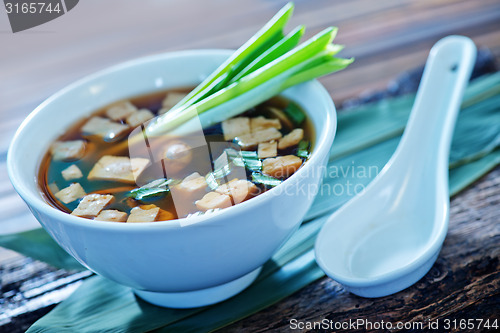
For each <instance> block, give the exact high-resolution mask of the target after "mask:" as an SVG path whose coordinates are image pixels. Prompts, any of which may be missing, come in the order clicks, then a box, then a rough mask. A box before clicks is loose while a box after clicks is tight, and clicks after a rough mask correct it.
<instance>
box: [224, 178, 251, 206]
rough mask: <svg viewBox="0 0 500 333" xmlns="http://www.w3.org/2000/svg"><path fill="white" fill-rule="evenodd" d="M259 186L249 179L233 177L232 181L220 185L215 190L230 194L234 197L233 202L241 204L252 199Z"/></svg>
mask: <svg viewBox="0 0 500 333" xmlns="http://www.w3.org/2000/svg"><path fill="white" fill-rule="evenodd" d="M258 190H259V189H258V188H257V186H255V184H254V183H252V182H249V181H248V180H240V179H236V178H235V179H233V180H231V181H230V182H228V183H226V184H223V185H221V186H219V187H218V188H217V189H216V190H215V191H216V192H218V193H220V194H225V195H229V196H230V197H231V198H232V199H233V203H234V204H235V205H236V204H239V203H240V202H243V201H245V200H248V199H250V198H251V197H252V196H253V195H254V194H256V193H257V192H258Z"/></svg>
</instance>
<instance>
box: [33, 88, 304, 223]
mask: <svg viewBox="0 0 500 333" xmlns="http://www.w3.org/2000/svg"><path fill="white" fill-rule="evenodd" d="M189 91H190V89H171V90H168V91H161V92H155V93H152V94H146V95H142V96H138V97H133V98H129V99H127V100H128V101H130V102H131V103H132V104H134V105H135V106H136V107H137V108H138V109H141V108H147V109H149V110H150V111H152V112H153V113H154V114H155V116H156V115H158V111H159V110H160V108H161V105H162V100H163V99H164V97H165V95H166V94H167V93H170V92H181V93H187V92H189ZM289 103H291V101H290V100H288V99H286V98H283V97H280V96H278V97H274V98H271V99H270V100H268V101H266V102H264V103H262V104H261V105H259V106H257V107H255V108H252V109H250V110H248V111H246V112H245V113H244V114H243V115H246V116H252V117H254V116H259V115H264V116H266V117H269V115H268V113H267V111H266V109H267V107H269V106H271V107H275V108H278V109H283V108H284V107H286V106H287V105H288V104H289ZM112 104H115V103H112ZM112 104H111V105H112ZM109 106H110V105H107V106H105V107H103V108H101V109H99V110H97V111H95V112H93V113H92V114H90V115H89V116H88V117H86V118H84V119H82V120H80V121H78V122H77V123H75V124H74V125H72V126H71V127H69V128H68V130H67V131H66V133H65V134H63V135H61V136H60V137H59V138H58V141H68V140H85V141H86V142H87V149H86V153H85V156H84V157H83V158H81V159H79V160H77V161H70V162H65V161H55V160H52V158H51V154H50V152H47V153H46V154H45V156H44V157H43V159H42V162H41V164H40V169H39V174H38V182H39V186H40V188H41V190H42V194H43V196H44V198H45V199H46V201H47V202H48V203H49V204H51V205H52V206H54V207H56V208H58V209H60V210H62V211H64V212H67V213H71V212H72V211H73V210H74V209H75V208H76V207H77V206H78V203H79V200H76V201H74V202H71V203H69V204H64V203H62V202H60V201H59V200H58V199H56V198H55V196H54V193H52V191H51V189H50V187H49V185H50V184H52V183H55V184H56V185H57V186H58V188H59V189H63V188H65V187H67V186H69V185H70V184H71V183H74V182H78V183H80V185H81V186H82V187H83V188H84V189H85V191H86V193H87V194H92V193H99V194H113V195H114V196H115V200H114V201H113V203H111V204H110V205H109V206H107V207H106V209H116V210H120V211H123V212H127V213H129V212H130V209H131V208H133V207H135V206H138V205H140V204H141V203H139V202H137V201H135V200H133V199H130V198H127V193H128V192H129V191H130V190H131V189H133V188H136V187H137V186H134V185H128V184H125V183H122V182H118V181H103V180H88V179H87V175H88V173H89V172H90V170H91V169H92V167H93V166H94V164H95V163H96V162H97V161H98V160H99V158H100V157H102V156H103V154H102V152H103V151H105V150H107V149H109V148H110V147H112V146H113V145H116V143H117V142H106V141H104V140H103V139H102V138H101V137H98V136H84V135H82V133H81V127H82V126H83V125H84V124H85V123H86V122H87V120H88V119H89V118H90V117H92V116H103V117H106V116H105V115H104V113H105V112H106V110H107V109H108V108H109ZM282 125H283V128H282V129H281V132H282V133H283V135H285V134H287V133H288V132H290V131H291V130H292V129H293V128H290V127H289V126H286V124H282ZM301 128H303V129H304V139H305V140H308V141H310V142H311V148H310V150H312V148H313V146H314V143H313V142H312V138H313V137H314V135H313V134H314V133H313V127H312V125H311V124H310V122H309V120H308V119H307V118H306V121H305V122H304V124H303V125H302V126H301ZM205 136H206V140H207V142H221V141H224V139H223V135H222V129H221V125H220V124H217V125H215V126H212V127H210V128H208V129H206V130H205ZM124 140H127V136H125V137H124V138H123V139H121V140H119V141H118V142H121V141H124ZM193 151H194V154H193V156H195V157H194V160H193V162H192V163H190V167H187V168H185V169H184V170H182V172H181V173H180V174H179V175H176V176H178V177H180V178H183V177H185V176H187V175H189V174H191V173H192V172H195V171H197V172H199V173H200V174H202V175H203V174H205V173H208V172H210V171H212V170H209V169H207V170H200V168H197V165H201V164H203V163H197V161H196V156H199V155H198V154H196V148H195V149H193ZM211 153H212V156H219V154H220V153H222V151H221V152H214V151H212V152H211ZM284 153H293V149H288V150H287V151H285V152H284ZM128 154H129V151H128V147H125V149H123V150H121V151H118V152H114V153H113V155H115V156H128ZM280 155H283V154H281V153H280ZM200 156H201V155H200ZM72 164H75V165H76V166H78V168H80V170H81V171H82V173H83V177H82V178H80V179H75V180H70V181H67V180H65V179H64V178H63V177H62V175H61V171H62V170H64V169H66V168H67V167H68V166H70V165H72ZM205 164H206V163H205ZM154 167H155V166H150V167H148V168H147V169H146V170H145V171H144V172H143V173H142V174H141V176H140V177H141V179H142V180H144V181H152V180H155V179H157V178H158V176H157V175H158V172H155V170H154ZM156 171H157V170H156ZM249 180H251V179H249ZM265 190H266V189H265V188H261V191H265ZM148 203H153V204H155V205H156V206H158V207H160V208H161V209H163V210H166V211H169V212H171V213H172V214H174V216H175V217H176V218H177V215H176V211H175V208H174V205H173V200H172V198H171V196H170V195H167V196H165V197H164V198H161V199H158V200H155V201H152V202H148Z"/></svg>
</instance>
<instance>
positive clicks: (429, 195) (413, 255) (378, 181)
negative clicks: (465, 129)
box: [315, 36, 476, 297]
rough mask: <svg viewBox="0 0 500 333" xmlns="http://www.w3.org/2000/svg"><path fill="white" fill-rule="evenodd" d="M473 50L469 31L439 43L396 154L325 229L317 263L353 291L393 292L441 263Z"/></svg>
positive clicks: (366, 294) (365, 293) (371, 294)
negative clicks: (453, 156)
mask: <svg viewBox="0 0 500 333" xmlns="http://www.w3.org/2000/svg"><path fill="white" fill-rule="evenodd" d="M475 56H476V48H475V46H474V43H473V42H472V41H471V40H470V39H468V38H466V37H461V36H449V37H446V38H443V39H442V40H440V41H439V42H437V43H436V45H434V47H433V48H432V49H431V52H430V54H429V58H428V59H427V64H426V66H425V70H424V74H423V76H422V81H421V83H420V87H419V89H418V92H417V96H416V100H415V104H414V105H413V109H412V112H411V115H410V119H409V121H408V125H407V127H406V130H405V132H404V134H403V137H402V139H401V142H400V143H399V145H398V147H397V149H396V152H395V153H394V155H393V156H392V157H391V159H390V160H389V162H388V163H387V164H386V166H385V167H384V168H383V169H382V171H381V172H380V174H379V175H378V176H377V177H376V178H375V179H374V180H373V181H372V182H371V183H370V184H369V185H368V186H367V188H366V189H365V191H363V192H362V193H360V194H359V195H357V196H356V197H354V198H353V199H352V200H351V201H349V202H348V203H347V204H345V205H344V206H343V207H342V208H340V209H339V210H338V211H337V212H335V213H334V214H333V215H332V216H331V217H330V219H329V220H328V221H327V222H326V223H325V225H324V227H323V228H322V230H321V231H320V233H319V235H318V238H317V240H316V247H315V251H316V261H317V262H318V264H319V266H320V267H321V268H322V269H323V270H324V271H325V273H326V274H327V275H328V276H330V277H331V278H332V279H334V280H336V281H337V282H339V283H341V284H343V285H344V286H345V287H346V288H347V289H348V290H349V291H351V292H352V293H354V294H357V295H359V296H364V297H381V296H386V295H390V294H393V293H395V292H398V291H400V290H403V289H405V288H407V287H409V286H410V285H412V284H414V283H415V282H417V281H418V280H419V279H420V278H422V277H423V276H424V275H425V274H426V273H427V272H428V271H429V269H430V268H431V266H432V265H433V263H434V262H435V260H436V258H437V256H438V254H439V251H440V249H441V245H442V244H443V241H444V239H445V236H446V232H447V230H448V218H449V193H448V158H449V150H450V143H451V137H452V134H453V129H454V126H455V120H456V118H457V114H458V110H459V107H460V103H461V100H462V95H463V91H464V89H465V87H466V85H467V82H468V79H469V76H470V73H471V71H472V67H473V64H474V61H475Z"/></svg>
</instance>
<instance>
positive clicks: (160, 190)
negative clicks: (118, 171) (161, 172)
mask: <svg viewBox="0 0 500 333" xmlns="http://www.w3.org/2000/svg"><path fill="white" fill-rule="evenodd" d="M172 183H173V180H172V179H166V178H160V179H156V180H153V181H152V182H150V183H148V184H146V185H144V186H141V187H139V188H136V189H133V190H131V191H130V192H128V193H127V196H128V197H129V198H132V199H135V200H137V201H150V200H158V199H159V198H162V197H164V196H165V195H167V193H168V192H170V188H169V185H171V184H172Z"/></svg>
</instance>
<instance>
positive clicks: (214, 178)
mask: <svg viewBox="0 0 500 333" xmlns="http://www.w3.org/2000/svg"><path fill="white" fill-rule="evenodd" d="M230 173H231V166H230V165H229V164H226V165H224V166H223V167H221V168H218V169H216V170H214V171H212V172H209V173H208V174H207V175H206V176H205V180H206V181H207V184H208V186H209V187H210V188H211V189H212V190H216V189H217V187H219V186H220V183H219V181H220V180H221V179H225V177H226V176H228V175H229V174H230Z"/></svg>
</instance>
